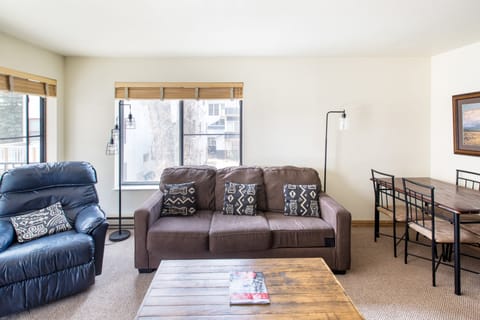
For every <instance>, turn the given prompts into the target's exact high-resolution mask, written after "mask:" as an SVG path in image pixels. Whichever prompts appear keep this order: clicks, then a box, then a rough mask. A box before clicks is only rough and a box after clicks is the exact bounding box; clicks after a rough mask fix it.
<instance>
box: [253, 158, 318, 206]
mask: <svg viewBox="0 0 480 320" xmlns="http://www.w3.org/2000/svg"><path fill="white" fill-rule="evenodd" d="M263 178H264V181H265V195H266V200H267V209H268V210H269V211H272V212H283V211H284V207H285V199H284V195H283V186H284V185H285V184H316V185H318V186H319V189H320V190H321V183H320V178H319V177H318V172H317V171H316V170H315V169H313V168H300V167H294V166H281V167H265V168H263Z"/></svg>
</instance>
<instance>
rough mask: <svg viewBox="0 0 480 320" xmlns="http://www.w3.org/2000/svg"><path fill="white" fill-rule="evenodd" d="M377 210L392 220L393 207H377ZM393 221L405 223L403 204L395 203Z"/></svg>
mask: <svg viewBox="0 0 480 320" xmlns="http://www.w3.org/2000/svg"><path fill="white" fill-rule="evenodd" d="M377 210H378V211H380V212H381V213H383V214H384V215H387V216H389V217H391V218H392V219H393V206H389V207H381V206H378V207H377ZM395 221H400V222H405V221H407V207H406V206H405V203H404V202H400V201H396V202H395Z"/></svg>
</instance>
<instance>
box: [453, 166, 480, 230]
mask: <svg viewBox="0 0 480 320" xmlns="http://www.w3.org/2000/svg"><path fill="white" fill-rule="evenodd" d="M456 183H457V186H459V187H463V188H468V189H472V190H476V191H480V173H478V172H473V171H467V170H461V169H457V182H456ZM478 196H479V197H480V193H479V194H478ZM460 223H461V224H462V225H461V226H462V228H463V229H466V230H469V231H471V232H473V233H475V234H478V235H480V214H465V215H461V216H460Z"/></svg>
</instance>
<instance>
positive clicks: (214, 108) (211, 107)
mask: <svg viewBox="0 0 480 320" xmlns="http://www.w3.org/2000/svg"><path fill="white" fill-rule="evenodd" d="M219 114H220V104H219V103H209V104H208V115H209V116H218V115H219Z"/></svg>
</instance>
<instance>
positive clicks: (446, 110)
mask: <svg viewBox="0 0 480 320" xmlns="http://www.w3.org/2000/svg"><path fill="white" fill-rule="evenodd" d="M479 57H480V42H478V43H476V44H472V45H469V46H466V47H463V48H459V49H456V50H452V51H449V52H446V53H443V54H439V55H436V56H434V57H432V62H431V70H432V71H431V73H432V75H431V79H432V80H431V84H432V88H431V110H430V112H431V119H432V120H431V122H432V125H431V142H430V144H431V169H430V170H431V175H432V176H433V177H438V178H440V179H442V180H446V181H451V182H455V169H465V170H472V171H477V172H478V171H480V158H478V157H474V156H466V155H456V154H454V153H453V119H452V95H456V94H461V93H467V92H474V91H480V63H479Z"/></svg>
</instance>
